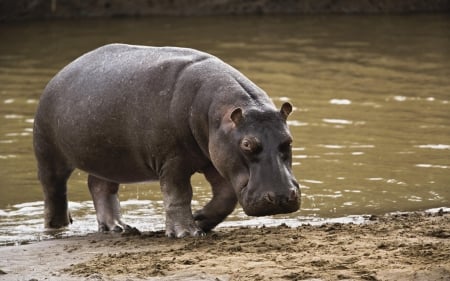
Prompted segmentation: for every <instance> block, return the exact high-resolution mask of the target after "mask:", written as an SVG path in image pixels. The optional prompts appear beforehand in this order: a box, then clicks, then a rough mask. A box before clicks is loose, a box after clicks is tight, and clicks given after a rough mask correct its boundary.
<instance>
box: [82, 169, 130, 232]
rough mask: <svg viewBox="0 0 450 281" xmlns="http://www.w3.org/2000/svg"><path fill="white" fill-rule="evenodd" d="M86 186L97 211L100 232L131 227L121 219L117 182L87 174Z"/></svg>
mask: <svg viewBox="0 0 450 281" xmlns="http://www.w3.org/2000/svg"><path fill="white" fill-rule="evenodd" d="M88 186H89V191H90V192H91V196H92V199H93V201H94V207H95V211H96V213H97V222H98V230H99V231H101V232H105V231H114V232H122V231H129V230H131V229H132V228H131V227H130V226H129V225H127V224H125V223H124V222H123V221H122V220H121V214H120V203H119V199H118V197H117V192H118V191H119V184H118V183H113V182H109V181H105V180H102V179H99V178H97V177H94V176H92V175H89V176H88Z"/></svg>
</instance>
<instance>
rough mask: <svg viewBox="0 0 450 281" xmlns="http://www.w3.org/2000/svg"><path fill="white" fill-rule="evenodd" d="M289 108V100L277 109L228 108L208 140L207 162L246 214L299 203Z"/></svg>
mask: <svg viewBox="0 0 450 281" xmlns="http://www.w3.org/2000/svg"><path fill="white" fill-rule="evenodd" d="M291 111H292V106H291V104H289V103H285V104H283V105H282V107H281V110H280V111H276V110H273V109H269V110H267V109H265V110H261V109H258V108H250V109H246V110H245V111H244V109H242V108H234V109H232V110H229V111H228V112H227V114H226V116H224V117H223V119H222V122H221V125H220V128H219V130H218V131H216V134H215V138H213V141H212V142H210V147H209V149H210V155H211V160H212V162H213V163H214V165H215V167H216V168H217V169H218V171H219V172H220V173H221V174H222V176H224V177H225V178H227V179H228V180H229V182H230V183H231V184H232V186H233V188H234V191H235V192H236V195H237V198H238V200H239V203H240V204H241V206H242V208H243V209H244V211H245V213H246V214H247V215H250V216H265V215H274V214H281V213H290V212H295V211H297V210H298V209H299V207H300V200H299V199H300V189H299V185H298V183H297V181H296V180H295V178H294V175H293V174H292V169H291V166H292V148H291V143H292V137H291V134H290V133H289V130H288V127H287V124H286V119H287V117H288V115H289V114H290V113H291Z"/></svg>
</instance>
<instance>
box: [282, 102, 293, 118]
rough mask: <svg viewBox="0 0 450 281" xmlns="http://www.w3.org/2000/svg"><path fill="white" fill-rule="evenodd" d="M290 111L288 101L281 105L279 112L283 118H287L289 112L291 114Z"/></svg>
mask: <svg viewBox="0 0 450 281" xmlns="http://www.w3.org/2000/svg"><path fill="white" fill-rule="evenodd" d="M291 112H292V104H290V103H288V102H285V103H283V105H282V106H281V110H280V113H281V116H283V119H284V120H287V118H288V116H289V114H291Z"/></svg>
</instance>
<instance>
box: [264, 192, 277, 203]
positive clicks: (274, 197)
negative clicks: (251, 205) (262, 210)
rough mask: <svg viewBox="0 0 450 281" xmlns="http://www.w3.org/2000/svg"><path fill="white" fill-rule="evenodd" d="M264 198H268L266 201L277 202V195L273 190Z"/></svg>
mask: <svg viewBox="0 0 450 281" xmlns="http://www.w3.org/2000/svg"><path fill="white" fill-rule="evenodd" d="M264 199H266V201H267V202H269V203H270V204H276V195H275V193H273V192H272V191H269V192H267V193H266V194H265V195H264Z"/></svg>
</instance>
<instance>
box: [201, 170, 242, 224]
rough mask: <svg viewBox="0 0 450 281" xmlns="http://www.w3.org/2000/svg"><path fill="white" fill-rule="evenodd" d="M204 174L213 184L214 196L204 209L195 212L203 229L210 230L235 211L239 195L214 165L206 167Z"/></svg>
mask: <svg viewBox="0 0 450 281" xmlns="http://www.w3.org/2000/svg"><path fill="white" fill-rule="evenodd" d="M204 174H205V177H206V179H207V180H208V182H209V183H210V184H211V187H212V193H213V198H212V199H211V201H210V202H209V203H208V204H206V206H205V207H203V209H201V210H198V211H197V212H195V214H194V219H195V221H196V223H197V225H198V226H199V227H200V228H201V229H202V230H203V231H209V230H211V229H213V228H214V227H215V226H216V225H218V224H219V223H221V222H222V221H223V220H224V219H225V218H226V217H227V216H228V215H229V214H230V213H231V212H233V210H234V208H235V207H236V204H237V197H236V194H235V192H234V190H233V187H232V186H231V184H230V183H229V182H228V181H227V180H226V179H224V178H223V177H222V176H221V175H220V174H219V172H217V170H216V169H215V168H214V167H210V168H208V169H206V170H205V171H204Z"/></svg>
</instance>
